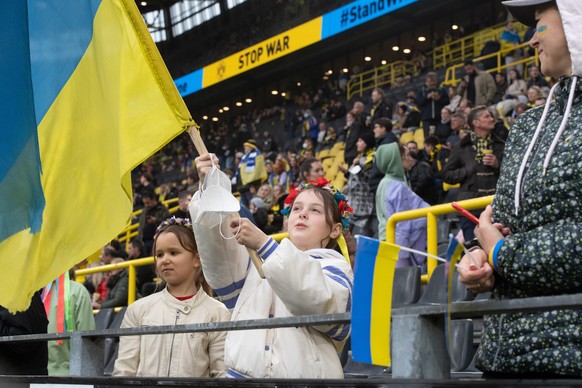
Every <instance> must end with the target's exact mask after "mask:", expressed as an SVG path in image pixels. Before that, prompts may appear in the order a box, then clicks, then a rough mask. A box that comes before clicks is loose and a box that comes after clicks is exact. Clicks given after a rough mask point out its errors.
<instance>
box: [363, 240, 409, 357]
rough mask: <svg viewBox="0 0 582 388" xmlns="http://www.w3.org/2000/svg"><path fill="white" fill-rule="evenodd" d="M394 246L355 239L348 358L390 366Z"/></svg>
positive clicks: (394, 262)
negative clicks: (350, 355) (349, 354)
mask: <svg viewBox="0 0 582 388" xmlns="http://www.w3.org/2000/svg"><path fill="white" fill-rule="evenodd" d="M399 251H400V248H399V247H398V246H397V245H394V244H390V243H386V242H383V241H379V240H375V239H373V238H369V237H364V236H358V245H357V249H356V267H355V271H354V272H355V274H354V294H353V295H354V298H353V304H352V306H353V307H352V357H353V359H354V360H356V361H358V362H364V363H367V364H375V365H383V366H390V364H391V361H390V318H391V316H392V313H391V310H392V285H393V284H394V271H395V270H396V261H398V252H399Z"/></svg>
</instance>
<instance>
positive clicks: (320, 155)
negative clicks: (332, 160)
mask: <svg viewBox="0 0 582 388" xmlns="http://www.w3.org/2000/svg"><path fill="white" fill-rule="evenodd" d="M330 151H331V150H321V151H319V152H318V153H317V155H316V156H315V157H316V158H317V159H319V160H323V159H325V158H327V157H328V156H329V152H330Z"/></svg>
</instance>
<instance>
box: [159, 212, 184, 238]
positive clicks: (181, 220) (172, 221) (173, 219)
mask: <svg viewBox="0 0 582 388" xmlns="http://www.w3.org/2000/svg"><path fill="white" fill-rule="evenodd" d="M172 225H179V226H183V227H186V228H188V229H190V230H193V229H192V223H191V222H190V219H189V218H179V217H176V216H172V217H170V218H167V219H165V220H164V221H162V223H161V224H160V225H159V226H158V228H157V229H156V234H155V235H154V239H156V238H158V235H159V234H160V233H161V232H163V231H164V230H165V229H166V228H167V227H169V226H172Z"/></svg>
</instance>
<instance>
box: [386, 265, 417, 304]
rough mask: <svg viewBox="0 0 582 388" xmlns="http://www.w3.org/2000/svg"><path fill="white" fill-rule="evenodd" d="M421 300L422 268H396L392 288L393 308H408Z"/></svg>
mask: <svg viewBox="0 0 582 388" xmlns="http://www.w3.org/2000/svg"><path fill="white" fill-rule="evenodd" d="M419 298H420V267H403V268H396V271H395V272H394V284H393V288H392V307H400V306H406V305H409V304H413V303H416V302H418V299H419Z"/></svg>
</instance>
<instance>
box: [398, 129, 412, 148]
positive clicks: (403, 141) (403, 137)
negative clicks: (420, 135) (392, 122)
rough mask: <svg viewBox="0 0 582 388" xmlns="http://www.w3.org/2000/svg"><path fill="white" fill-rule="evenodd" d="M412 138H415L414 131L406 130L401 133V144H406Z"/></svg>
mask: <svg viewBox="0 0 582 388" xmlns="http://www.w3.org/2000/svg"><path fill="white" fill-rule="evenodd" d="M411 140H414V132H404V133H403V134H401V135H400V144H402V145H404V146H405V145H406V143H408V142H409V141H411Z"/></svg>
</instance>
